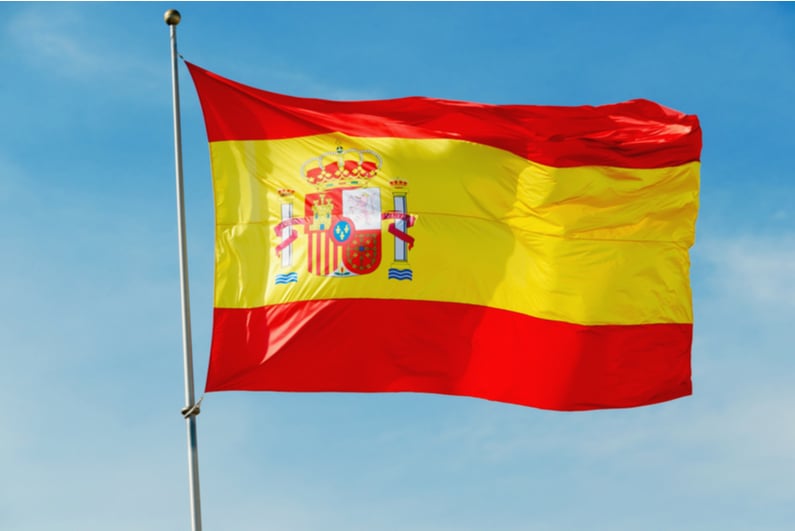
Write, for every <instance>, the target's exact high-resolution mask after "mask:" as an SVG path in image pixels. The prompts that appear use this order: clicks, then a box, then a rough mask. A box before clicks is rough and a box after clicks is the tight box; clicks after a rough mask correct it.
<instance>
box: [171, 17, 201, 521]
mask: <svg viewBox="0 0 795 531" xmlns="http://www.w3.org/2000/svg"><path fill="white" fill-rule="evenodd" d="M164 19H165V21H166V24H168V27H169V30H170V33H171V91H172V97H173V102H174V155H175V166H176V174H177V229H178V233H179V273H180V274H179V283H180V288H181V289H182V347H183V349H182V350H183V354H184V361H185V364H184V367H185V403H186V405H185V408H184V409H183V410H182V414H183V416H184V417H185V422H186V426H187V430H188V479H189V481H190V506H191V530H192V531H201V528H202V517H201V500H200V496H199V452H198V447H197V441H196V415H198V414H199V408H198V405H197V404H196V403H195V396H194V390H193V345H192V342H191V329H190V287H189V285H188V246H187V244H186V241H185V240H186V238H185V194H184V187H183V178H182V130H181V125H180V111H179V77H178V75H177V24H179V21H180V19H181V16H180V14H179V11H177V10H176V9H169V10H168V11H166V13H165V15H164Z"/></svg>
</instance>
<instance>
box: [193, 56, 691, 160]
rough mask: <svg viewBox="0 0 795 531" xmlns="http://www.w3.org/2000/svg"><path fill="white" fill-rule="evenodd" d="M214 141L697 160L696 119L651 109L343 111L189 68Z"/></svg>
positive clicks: (646, 104) (358, 104)
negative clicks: (347, 139)
mask: <svg viewBox="0 0 795 531" xmlns="http://www.w3.org/2000/svg"><path fill="white" fill-rule="evenodd" d="M187 65H188V68H189V69H190V72H191V75H192V77H193V82H194V84H195V85H196V89H197V91H198V94H199V99H200V101H201V105H202V110H203V112H204V120H205V125H206V127H207V137H208V138H209V140H210V142H216V141H222V140H275V139H283V138H295V137H302V136H309V135H319V134H327V133H335V132H340V133H343V134H346V135H349V136H354V137H398V138H448V139H460V140H468V141H471V142H476V143H479V144H485V145H488V146H492V147H496V148H499V149H504V150H506V151H509V152H511V153H515V154H516V155H519V156H520V157H524V158H527V159H529V160H533V161H536V162H539V163H542V164H546V165H548V166H555V167H574V166H588V165H596V166H617V167H622V168H658V167H669V166H679V165H681V164H685V163H688V162H692V161H696V160H698V159H699V156H700V153H701V128H700V125H699V122H698V118H697V117H696V116H693V115H686V114H683V113H681V112H678V111H675V110H673V109H669V108H667V107H664V106H662V105H659V104H657V103H654V102H652V101H648V100H632V101H628V102H624V103H617V104H613V105H603V106H598V107H592V106H580V107H553V106H537V105H487V104H479V103H469V102H461V101H451V100H441V99H431V98H420V97H412V98H400V99H393V100H376V101H351V102H337V101H329V100H320V99H310V98H296V97H292V96H285V95H281V94H275V93H272V92H267V91H264V90H259V89H256V88H253V87H249V86H246V85H242V84H240V83H236V82H234V81H231V80H228V79H225V78H223V77H221V76H219V75H217V74H214V73H212V72H209V71H207V70H204V69H202V68H200V67H198V66H196V65H193V64H190V63H187Z"/></svg>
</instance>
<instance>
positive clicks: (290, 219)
mask: <svg viewBox="0 0 795 531" xmlns="http://www.w3.org/2000/svg"><path fill="white" fill-rule="evenodd" d="M382 165H383V161H382V159H381V156H380V155H379V154H378V153H376V152H374V151H371V150H367V149H365V150H359V149H342V148H341V147H340V148H337V149H336V150H335V151H330V152H327V153H323V154H321V155H320V156H318V157H313V158H311V159H309V160H308V161H306V162H305V163H304V164H303V166H302V167H301V175H302V177H303V178H304V179H306V180H307V181H308V182H309V183H310V184H312V185H313V186H314V187H315V191H314V192H312V193H308V194H306V197H305V198H304V202H303V205H302V208H301V212H300V215H298V216H296V214H295V212H294V208H293V201H294V197H295V192H294V191H293V190H279V195H280V196H281V222H280V223H279V224H278V225H277V226H276V227H275V230H276V234H277V235H278V236H280V237H281V242H280V243H279V244H278V245H277V246H276V254H277V256H279V258H280V260H281V262H280V265H281V268H282V269H283V270H289V269H293V245H294V244H295V243H296V241H297V240H298V239H299V234H298V231H297V230H295V226H297V225H301V226H302V227H303V232H304V234H305V235H306V245H307V253H306V254H307V265H306V267H307V272H308V273H310V274H312V275H317V276H324V277H352V276H358V275H367V274H370V273H373V272H374V271H376V270H377V269H378V266H379V265H380V264H381V261H382V255H383V249H382V246H383V243H382V239H383V238H382V221H383V220H389V221H390V223H389V224H388V227H387V231H388V232H389V234H390V235H391V236H392V243H393V249H394V257H393V258H394V260H393V263H392V266H391V267H390V268H389V269H388V272H387V276H388V278H391V279H395V280H412V276H413V273H412V270H411V268H410V267H409V264H408V253H409V250H410V249H411V248H412V247H413V245H414V238H413V237H412V236H410V235H409V234H408V232H407V231H408V229H409V228H410V227H411V226H412V225H413V224H414V219H415V218H414V216H412V215H410V214H409V213H408V212H407V210H406V208H407V203H406V198H407V195H408V183H407V182H406V181H404V180H401V179H395V180H391V181H389V186H390V190H389V192H390V193H391V196H390V195H389V194H384V195H385V196H386V197H388V198H389V199H391V203H392V204H391V205H390V206H391V209H389V210H384V209H383V208H382V204H381V203H382V197H384V195H382V190H381V188H380V187H378V186H375V185H374V182H373V180H372V179H373V178H374V177H375V176H376V175H377V174H378V172H379V170H380V169H381V167H382ZM297 280H298V273H297V272H296V271H291V272H289V273H287V272H285V273H282V274H279V275H277V277H276V284H288V283H290V282H297Z"/></svg>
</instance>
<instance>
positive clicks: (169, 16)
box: [163, 9, 182, 26]
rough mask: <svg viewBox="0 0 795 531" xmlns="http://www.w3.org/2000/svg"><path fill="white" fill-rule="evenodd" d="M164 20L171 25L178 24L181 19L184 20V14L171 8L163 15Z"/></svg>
mask: <svg viewBox="0 0 795 531" xmlns="http://www.w3.org/2000/svg"><path fill="white" fill-rule="evenodd" d="M163 20H165V21H166V24H168V25H169V26H176V25H177V24H179V21H180V20H182V15H180V14H179V11H177V10H176V9H169V10H168V11H166V14H165V15H163Z"/></svg>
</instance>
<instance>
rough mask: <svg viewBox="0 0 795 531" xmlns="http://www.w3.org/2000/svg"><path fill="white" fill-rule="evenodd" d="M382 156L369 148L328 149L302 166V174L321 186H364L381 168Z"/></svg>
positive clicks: (311, 182) (312, 182) (309, 180)
mask: <svg viewBox="0 0 795 531" xmlns="http://www.w3.org/2000/svg"><path fill="white" fill-rule="evenodd" d="M381 165H382V160H381V156H380V155H379V154H378V153H376V152H375V151H370V150H369V149H342V148H337V150H336V151H328V152H326V153H323V154H322V155H319V156H317V157H313V158H311V159H309V160H307V161H306V162H304V165H303V166H301V174H302V175H303V176H304V178H305V179H306V180H307V181H308V182H309V183H310V184H313V185H315V186H317V187H319V188H336V187H338V186H362V185H363V184H365V183H367V181H369V180H370V179H372V178H373V177H375V176H376V174H377V173H378V170H379V169H381Z"/></svg>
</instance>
